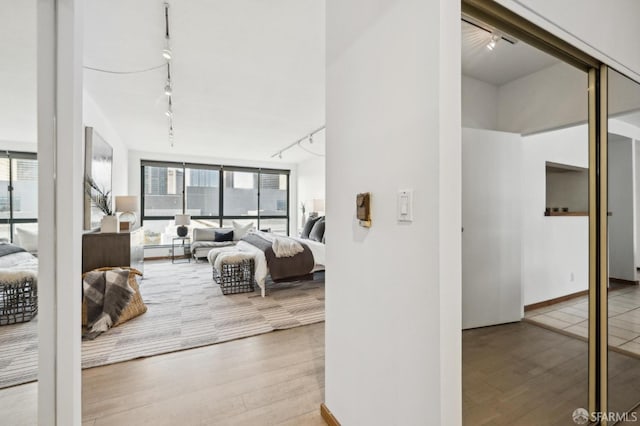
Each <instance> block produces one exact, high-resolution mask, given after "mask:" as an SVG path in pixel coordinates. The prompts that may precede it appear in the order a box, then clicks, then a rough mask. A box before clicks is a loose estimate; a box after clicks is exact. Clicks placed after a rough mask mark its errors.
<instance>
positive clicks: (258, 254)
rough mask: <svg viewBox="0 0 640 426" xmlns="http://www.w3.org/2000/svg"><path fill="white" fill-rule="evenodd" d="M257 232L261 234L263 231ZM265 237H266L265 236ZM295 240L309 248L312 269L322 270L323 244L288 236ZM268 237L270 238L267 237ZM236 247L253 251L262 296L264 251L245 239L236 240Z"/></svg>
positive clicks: (323, 260)
mask: <svg viewBox="0 0 640 426" xmlns="http://www.w3.org/2000/svg"><path fill="white" fill-rule="evenodd" d="M258 233H259V234H260V235H261V236H263V235H264V233H262V232H259V231H258ZM265 238H266V237H265ZM290 238H293V239H294V240H296V241H299V242H301V243H303V244H306V245H307V246H308V247H309V249H310V250H311V254H312V255H313V261H314V263H315V266H314V268H313V271H314V272H315V271H323V270H324V262H325V250H324V247H325V246H324V244H322V243H319V242H317V241H313V240H305V239H302V238H297V237H290ZM267 239H270V238H267ZM236 249H237V250H239V251H246V252H249V253H253V255H254V265H255V279H256V282H257V283H258V286H259V287H260V290H261V293H262V297H264V295H265V280H266V278H267V274H268V273H269V268H267V259H266V257H265V256H264V252H263V251H262V250H260V249H259V248H258V247H256V246H254V245H253V244H249V243H247V242H246V241H238V244H237V245H236Z"/></svg>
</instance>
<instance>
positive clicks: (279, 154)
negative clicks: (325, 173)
mask: <svg viewBox="0 0 640 426" xmlns="http://www.w3.org/2000/svg"><path fill="white" fill-rule="evenodd" d="M324 129H325V126H321V127H318V128H317V129H315V130H314V131H313V132H311V133H309V134H306V135H304V136H303V137H301V138H300V139H298V140H297V141H295V142H293V143H291V144H289V145H287V146H285V147H284V148H282V149H281V150H279V151H277V152H276V153H275V154H273V155H272V156H271V158H276V157H278V158H279V159H282V153H283V152H285V151H286V150H288V149H289V148H293V147H294V146H298V147H299V148H300V149H301V150H303V151H306V152H308V153H309V154H311V155H315V156H316V157H324V155H323V154H318V153H317V152H313V151H310V150H308V149H307V148H305V147H304V146H302V142H304V141H306V140H308V141H309V144H313V136H314V135H315V134H316V133H318V132H321V131H323V130H324Z"/></svg>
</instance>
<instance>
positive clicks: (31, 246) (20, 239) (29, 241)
mask: <svg viewBox="0 0 640 426" xmlns="http://www.w3.org/2000/svg"><path fill="white" fill-rule="evenodd" d="M16 237H17V238H16V239H17V241H16V245H17V246H20V247H22V248H23V249H25V250H26V251H29V252H37V251H38V231H32V230H29V229H25V228H22V227H16Z"/></svg>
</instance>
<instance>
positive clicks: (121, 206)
mask: <svg viewBox="0 0 640 426" xmlns="http://www.w3.org/2000/svg"><path fill="white" fill-rule="evenodd" d="M137 210H138V197H136V196H135V195H118V196H116V211H117V212H133V213H135V212H136V211H137Z"/></svg>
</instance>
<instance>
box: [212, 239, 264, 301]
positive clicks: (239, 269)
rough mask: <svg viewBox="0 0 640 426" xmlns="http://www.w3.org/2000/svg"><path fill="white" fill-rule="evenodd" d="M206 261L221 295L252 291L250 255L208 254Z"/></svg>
mask: <svg viewBox="0 0 640 426" xmlns="http://www.w3.org/2000/svg"><path fill="white" fill-rule="evenodd" d="M216 250H219V249H216ZM212 251H213V250H212ZM208 259H209V263H210V264H211V267H212V271H213V279H214V281H216V282H217V283H218V285H220V289H221V290H222V294H224V295H227V294H236V293H248V292H252V291H254V282H255V279H254V276H255V264H254V259H253V255H252V254H250V253H244V252H240V251H232V250H224V251H219V252H217V253H211V252H210V253H209V255H208Z"/></svg>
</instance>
